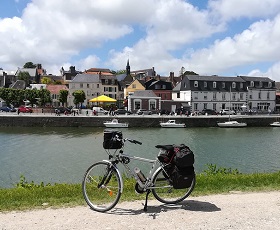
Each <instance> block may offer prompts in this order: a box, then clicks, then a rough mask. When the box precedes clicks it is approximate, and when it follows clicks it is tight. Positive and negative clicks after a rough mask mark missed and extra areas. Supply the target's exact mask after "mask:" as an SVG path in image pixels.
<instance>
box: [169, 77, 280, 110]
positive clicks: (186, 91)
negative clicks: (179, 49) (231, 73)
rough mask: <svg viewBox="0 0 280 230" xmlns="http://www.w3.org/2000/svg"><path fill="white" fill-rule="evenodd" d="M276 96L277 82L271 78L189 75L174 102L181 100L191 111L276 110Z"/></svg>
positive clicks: (175, 90)
mask: <svg viewBox="0 0 280 230" xmlns="http://www.w3.org/2000/svg"><path fill="white" fill-rule="evenodd" d="M275 95H276V88H275V82H274V81H272V80H271V79H269V78H264V77H246V76H238V77H220V76H199V75H186V76H185V77H184V78H183V80H182V81H181V83H180V84H178V85H177V86H176V87H175V88H174V89H173V92H172V100H174V101H180V102H181V103H182V105H183V106H184V107H188V106H189V107H190V110H191V111H202V110H203V109H213V110H216V111H220V110H222V109H234V110H237V111H242V110H244V109H247V110H248V109H255V110H258V111H267V110H268V109H271V110H272V111H273V110H274V108H275V97H276V96H275ZM245 106H246V107H245Z"/></svg>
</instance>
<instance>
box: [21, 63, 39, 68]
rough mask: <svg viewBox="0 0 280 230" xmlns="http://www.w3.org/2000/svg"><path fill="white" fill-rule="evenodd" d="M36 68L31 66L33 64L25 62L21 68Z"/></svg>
mask: <svg viewBox="0 0 280 230" xmlns="http://www.w3.org/2000/svg"><path fill="white" fill-rule="evenodd" d="M36 67H37V65H35V64H33V62H26V63H25V64H24V66H23V68H27V69H34V68H36Z"/></svg>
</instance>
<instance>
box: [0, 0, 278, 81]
mask: <svg viewBox="0 0 280 230" xmlns="http://www.w3.org/2000/svg"><path fill="white" fill-rule="evenodd" d="M248 9H250V10H248ZM279 11H280V2H279V1H278V0H263V1H261V2H259V1H256V0H210V1H209V4H208V9H203V10H199V8H198V7H194V6H193V5H191V4H189V3H188V2H187V1H184V0H142V1H139V0H106V1H104V0H94V1H93V0H83V1H82V3H81V2H79V1H76V0H69V1H67V2H65V1H57V0H47V1H46V0H32V1H31V0H30V3H29V4H27V6H26V8H25V9H24V10H23V14H22V17H21V18H19V17H11V18H4V19H0V43H1V49H0V67H2V68H4V69H7V70H12V68H17V67H18V66H22V65H23V64H24V63H26V62H28V61H32V62H33V63H41V64H43V67H44V68H46V69H47V71H48V73H54V74H56V73H57V72H58V71H59V69H60V68H61V66H64V67H66V65H68V66H70V65H75V66H76V69H79V70H84V69H88V68H91V67H102V68H103V67H104V68H110V69H114V70H119V69H124V68H125V65H126V61H127V59H128V58H129V59H130V63H131V68H132V69H134V70H135V69H144V68H151V67H155V70H156V71H157V72H158V73H159V74H161V75H168V74H169V72H171V71H173V72H175V74H177V73H178V72H179V70H180V68H181V67H182V66H184V67H185V68H186V70H192V71H195V72H197V73H199V74H220V73H221V74H222V73H224V72H227V71H228V70H229V69H231V70H234V69H237V71H236V72H240V71H238V69H239V68H242V67H244V66H246V65H248V66H249V65H255V66H256V65H257V64H258V63H260V65H261V63H263V62H266V63H267V62H270V63H278V62H279V61H280V54H279V53H280V52H278V50H279V48H280V43H279V42H278V41H279V39H280V16H278V15H277V13H278V12H279ZM0 15H1V13H0ZM267 17H268V18H267ZM241 18H250V21H252V24H251V26H250V27H249V28H247V29H246V30H244V31H233V30H232V29H233V28H231V27H230V26H229V25H233V24H234V23H235V22H240V23H241ZM260 18H261V19H262V20H260ZM236 19H240V20H236ZM253 20H255V21H253ZM256 20H259V21H256ZM227 23H228V24H227ZM247 23H248V21H247ZM234 29H236V28H234ZM139 31H141V33H139V34H138V32H139ZM225 34H228V35H225ZM130 38H132V39H131V40H129V41H128V40H127V39H130ZM133 39H134V40H133ZM209 41H210V43H209ZM85 51H86V52H85ZM94 51H97V52H98V53H102V51H103V56H102V57H101V56H100V57H99V56H97V54H95V53H94ZM84 54H85V55H86V56H84ZM276 66H277V65H276ZM254 68H255V67H254ZM266 68H267V67H266ZM256 69H259V70H260V71H262V72H267V73H269V74H273V76H272V78H274V79H275V78H276V77H277V76H275V73H276V71H269V70H264V69H262V68H261V66H260V68H256ZM272 69H273V67H271V70H272Z"/></svg>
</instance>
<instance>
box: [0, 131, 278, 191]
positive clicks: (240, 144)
mask: <svg viewBox="0 0 280 230" xmlns="http://www.w3.org/2000/svg"><path fill="white" fill-rule="evenodd" d="M103 131H104V128H93V127H90V128H86V127H83V128H68V127H59V128H57V127H49V128H42V127H40V128H38V127H0V143H1V147H0V187H13V186H14V185H15V183H16V182H18V181H19V178H20V175H24V176H25V177H26V179H27V181H28V182H31V181H32V180H33V181H35V182H36V183H40V182H45V183H80V182H81V181H82V177H83V174H84V172H85V170H86V169H87V168H88V167H89V166H90V165H91V164H92V163H93V162H95V161H98V160H102V159H107V158H108V155H107V154H106V152H105V151H104V149H103V148H102V142H103ZM122 132H123V136H124V137H129V138H131V139H136V140H138V141H141V142H142V143H143V144H142V145H135V144H131V143H128V144H127V145H126V148H125V150H126V151H125V152H133V154H134V155H138V156H141V157H146V158H151V159H152V158H155V157H156V155H157V153H158V150H157V149H156V148H155V147H154V146H155V145H157V144H181V143H184V144H186V145H188V146H189V147H190V148H191V149H192V150H193V152H194V154H195V169H196V172H198V173H199V172H202V171H203V170H205V169H206V168H207V166H206V165H207V164H216V165H217V166H219V167H226V168H233V169H238V170H239V171H240V172H242V173H251V172H275V171H279V170H280V138H279V137H280V128H277V127H276V128H273V127H261V128H257V127H254V128H249V127H248V128H242V129H227V128H216V127H215V128H185V129H163V128H128V129H122ZM133 165H136V164H134V163H133V164H132V166H133ZM139 165H140V168H141V169H142V171H144V172H146V171H147V170H148V166H150V165H148V166H147V165H144V164H143V163H140V164H139ZM133 167H134V166H133Z"/></svg>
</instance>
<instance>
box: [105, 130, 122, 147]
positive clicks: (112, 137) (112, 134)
mask: <svg viewBox="0 0 280 230" xmlns="http://www.w3.org/2000/svg"><path fill="white" fill-rule="evenodd" d="M122 147H123V141H122V132H121V131H117V130H104V140H103V148H104V149H121V148H122Z"/></svg>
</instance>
